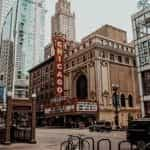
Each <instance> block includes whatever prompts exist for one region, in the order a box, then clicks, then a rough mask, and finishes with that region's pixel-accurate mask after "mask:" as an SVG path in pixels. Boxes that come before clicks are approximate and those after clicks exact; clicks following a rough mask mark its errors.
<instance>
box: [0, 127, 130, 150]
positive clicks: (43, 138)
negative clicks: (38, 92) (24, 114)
mask: <svg viewBox="0 0 150 150" xmlns="http://www.w3.org/2000/svg"><path fill="white" fill-rule="evenodd" d="M70 134H73V135H79V134H80V135H84V136H85V137H87V136H88V137H93V138H94V140H95V143H96V142H97V141H98V140H100V139H102V138H109V139H110V140H111V143H112V150H118V142H119V141H122V140H125V139H126V133H125V132H120V131H112V132H109V133H107V132H103V133H100V132H89V131H88V129H37V130H36V139H37V144H24V143H19V144H11V145H9V146H4V145H0V150H60V143H61V142H63V141H64V140H65V139H67V135H70ZM95 145H96V144H95ZM100 147H101V149H100V150H107V149H108V144H107V143H105V142H103V143H102V144H101V146H100ZM90 150H92V149H90ZM122 150H128V145H127V144H126V145H123V148H122Z"/></svg>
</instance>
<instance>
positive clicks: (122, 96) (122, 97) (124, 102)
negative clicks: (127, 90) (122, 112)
mask: <svg viewBox="0 0 150 150" xmlns="http://www.w3.org/2000/svg"><path fill="white" fill-rule="evenodd" d="M121 107H126V101H125V96H124V94H121Z"/></svg>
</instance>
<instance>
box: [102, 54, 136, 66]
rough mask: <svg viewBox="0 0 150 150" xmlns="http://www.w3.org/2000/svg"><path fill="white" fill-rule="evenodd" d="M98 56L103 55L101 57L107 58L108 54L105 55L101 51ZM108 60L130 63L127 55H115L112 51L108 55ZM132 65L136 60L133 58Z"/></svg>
mask: <svg viewBox="0 0 150 150" xmlns="http://www.w3.org/2000/svg"><path fill="white" fill-rule="evenodd" d="M100 56H101V57H103V58H108V56H107V55H106V53H105V52H103V53H101V52H100ZM109 60H111V61H115V60H116V61H118V62H119V63H125V64H130V58H129V57H128V56H120V55H119V56H116V55H114V54H112V53H110V55H109ZM133 65H134V66H136V60H135V59H133Z"/></svg>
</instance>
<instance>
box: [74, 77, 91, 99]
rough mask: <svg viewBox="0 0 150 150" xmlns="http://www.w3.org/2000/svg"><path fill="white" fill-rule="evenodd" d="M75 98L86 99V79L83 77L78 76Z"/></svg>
mask: <svg viewBox="0 0 150 150" xmlns="http://www.w3.org/2000/svg"><path fill="white" fill-rule="evenodd" d="M76 91H77V97H78V98H80V99H86V98H87V97H88V87H87V78H86V76H85V75H80V76H79V78H78V79H77V83H76Z"/></svg>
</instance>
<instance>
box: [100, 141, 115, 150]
mask: <svg viewBox="0 0 150 150" xmlns="http://www.w3.org/2000/svg"><path fill="white" fill-rule="evenodd" d="M104 141H106V142H107V143H108V145H109V150H111V149H112V146H111V141H110V139H100V140H99V141H98V142H97V150H100V144H101V143H102V142H104Z"/></svg>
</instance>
